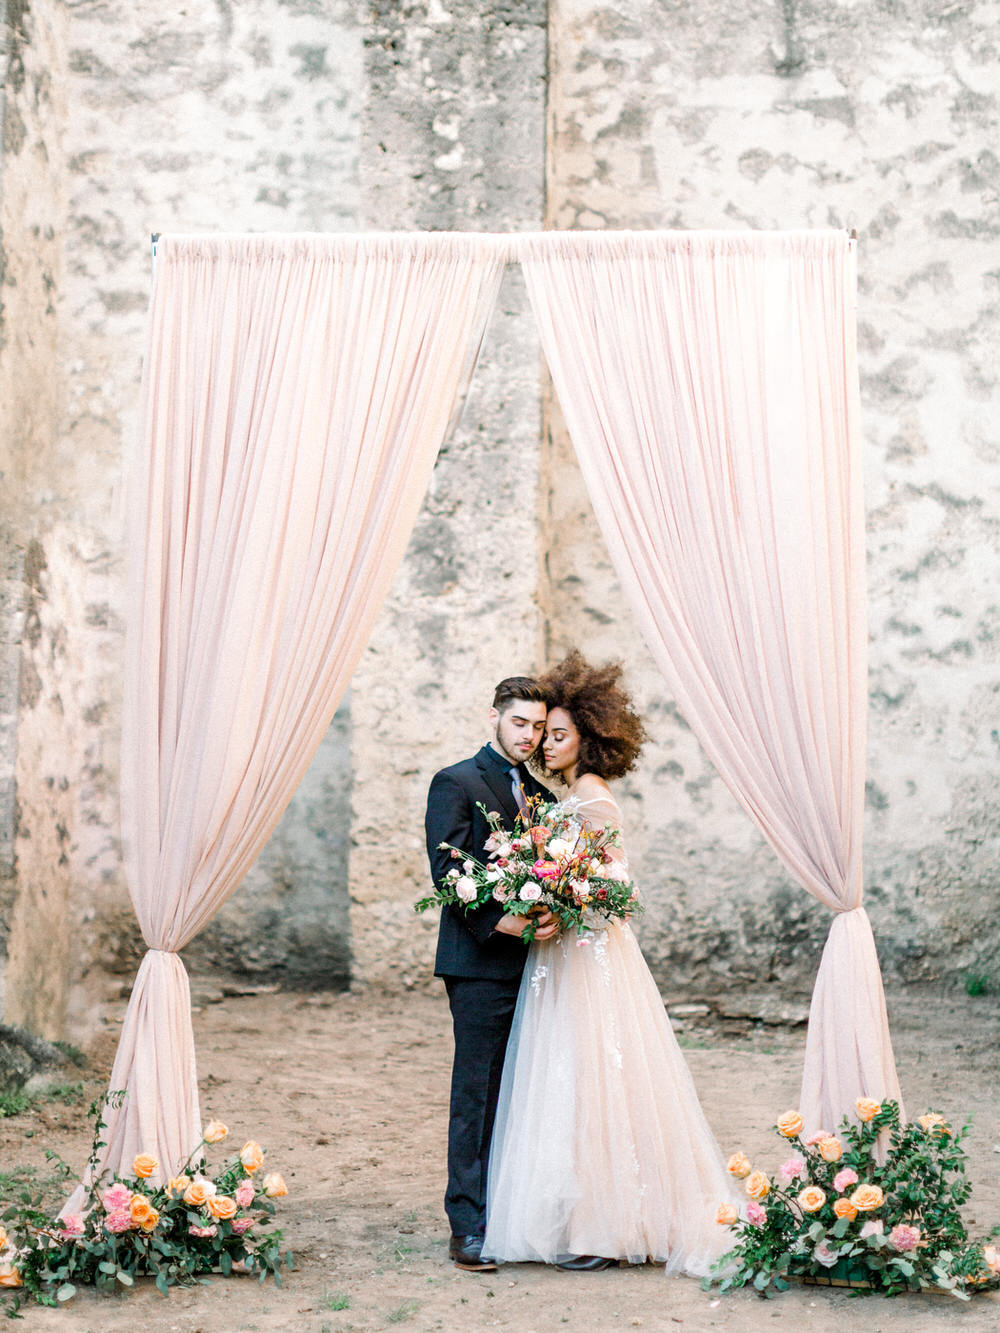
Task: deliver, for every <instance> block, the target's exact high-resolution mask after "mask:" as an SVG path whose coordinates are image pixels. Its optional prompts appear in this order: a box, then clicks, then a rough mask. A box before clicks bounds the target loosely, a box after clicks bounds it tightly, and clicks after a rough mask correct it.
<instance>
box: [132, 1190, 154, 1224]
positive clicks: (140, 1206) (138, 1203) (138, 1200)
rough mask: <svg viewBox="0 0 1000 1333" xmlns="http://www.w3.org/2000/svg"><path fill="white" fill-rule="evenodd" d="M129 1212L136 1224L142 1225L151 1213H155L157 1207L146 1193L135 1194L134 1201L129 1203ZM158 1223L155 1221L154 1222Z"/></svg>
mask: <svg viewBox="0 0 1000 1333" xmlns="http://www.w3.org/2000/svg"><path fill="white" fill-rule="evenodd" d="M128 1210H129V1214H130V1215H131V1218H132V1221H133V1222H134V1223H135V1224H136V1226H142V1224H143V1222H144V1221H145V1219H146V1218H147V1217H149V1215H150V1213H155V1212H156V1209H155V1208H154V1207H153V1205H152V1204H151V1203H150V1202H149V1200H148V1199H147V1198H146V1196H145V1194H133V1195H132V1202H131V1203H130V1204H129V1209H128ZM153 1225H154V1226H155V1225H156V1224H155V1223H154V1224H153Z"/></svg>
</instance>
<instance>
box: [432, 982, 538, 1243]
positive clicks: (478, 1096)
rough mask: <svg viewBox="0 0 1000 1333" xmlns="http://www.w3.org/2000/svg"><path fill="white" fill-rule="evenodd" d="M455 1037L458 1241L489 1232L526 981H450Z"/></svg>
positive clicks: (452, 1163)
mask: <svg viewBox="0 0 1000 1333" xmlns="http://www.w3.org/2000/svg"><path fill="white" fill-rule="evenodd" d="M444 984H445V987H446V988H447V991H448V1002H449V1004H450V1005H451V1017H452V1026H453V1028H454V1032H455V1063H454V1065H453V1066H452V1072H451V1115H450V1119H449V1122H448V1189H447V1192H446V1193H445V1196H444V1207H445V1212H446V1213H447V1214H448V1221H449V1222H450V1223H451V1231H452V1235H454V1236H481V1235H483V1233H484V1232H485V1230H486V1170H487V1165H488V1163H489V1154H490V1139H491V1138H492V1137H493V1121H494V1120H495V1118H496V1113H497V1098H498V1097H499V1095H500V1075H501V1074H502V1072H503V1059H504V1055H505V1053H506V1050H507V1038H508V1037H509V1036H510V1025H511V1020H512V1019H513V1017H514V1006H515V1004H516V1002H517V993H518V991H519V990H520V987H521V978H520V976H515V977H509V978H505V979H499V980H498V979H495V978H493V977H445V978H444Z"/></svg>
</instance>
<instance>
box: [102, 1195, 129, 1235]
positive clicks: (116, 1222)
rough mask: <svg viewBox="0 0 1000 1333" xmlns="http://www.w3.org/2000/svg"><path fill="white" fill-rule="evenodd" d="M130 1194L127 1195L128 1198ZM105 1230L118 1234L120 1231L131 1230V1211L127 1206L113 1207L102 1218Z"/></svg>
mask: <svg viewBox="0 0 1000 1333" xmlns="http://www.w3.org/2000/svg"><path fill="white" fill-rule="evenodd" d="M131 1197H132V1196H131V1195H129V1198H131ZM104 1227H105V1230H106V1231H110V1232H112V1233H113V1234H118V1233H119V1232H122V1231H131V1230H132V1213H131V1211H130V1210H129V1209H128V1208H113V1209H112V1210H111V1212H110V1213H108V1215H107V1217H106V1218H105V1219H104Z"/></svg>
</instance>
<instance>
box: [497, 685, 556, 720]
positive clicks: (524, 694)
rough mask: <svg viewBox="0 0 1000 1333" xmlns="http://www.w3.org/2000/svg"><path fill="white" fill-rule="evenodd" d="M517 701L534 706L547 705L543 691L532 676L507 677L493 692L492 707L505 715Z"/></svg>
mask: <svg viewBox="0 0 1000 1333" xmlns="http://www.w3.org/2000/svg"><path fill="white" fill-rule="evenodd" d="M519 699H520V700H521V701H522V702H525V701H530V702H531V703H536V704H544V703H548V699H547V698H546V696H545V691H544V690H543V689H542V687H541V685H539V683H538V681H537V680H535V678H534V676H508V677H507V679H506V680H502V681H501V682H500V684H499V685H498V686H497V687H496V689H495V690H494V691H493V707H494V708H495V709H496V710H497V712H498V713H506V711H507V709H508V708H509V707H510V706H511V704H512V703H515V702H516V701H517V700H519Z"/></svg>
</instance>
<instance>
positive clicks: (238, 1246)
mask: <svg viewBox="0 0 1000 1333" xmlns="http://www.w3.org/2000/svg"><path fill="white" fill-rule="evenodd" d="M123 1096H124V1093H120V1092H115V1093H110V1094H108V1096H107V1097H106V1098H105V1101H107V1102H109V1103H112V1104H114V1103H118V1104H120V1099H121V1098H122V1097H123ZM90 1109H91V1114H92V1115H93V1116H94V1117H95V1121H96V1128H95V1131H94V1143H93V1147H92V1149H91V1154H90V1159H89V1162H88V1177H87V1178H88V1179H90V1178H92V1177H93V1175H94V1173H96V1171H97V1165H98V1161H97V1155H98V1150H99V1149H100V1148H101V1147H102V1146H103V1145H102V1143H101V1139H100V1133H101V1130H102V1129H104V1127H105V1126H104V1121H103V1118H102V1111H103V1104H99V1103H95V1104H94V1105H93V1106H92V1107H91V1108H90ZM228 1133H229V1131H228V1129H227V1128H226V1126H225V1125H224V1124H222V1122H221V1121H218V1120H213V1121H212V1122H211V1123H210V1124H208V1125H207V1126H206V1127H205V1130H204V1133H203V1137H202V1141H201V1143H199V1145H198V1147H197V1148H196V1149H195V1151H194V1152H193V1153H192V1154H191V1156H190V1158H189V1159H188V1161H187V1162H186V1163H185V1165H184V1167H182V1169H181V1171H180V1173H179V1174H178V1175H176V1176H174V1177H173V1178H172V1179H170V1180H169V1181H167V1183H166V1184H164V1185H153V1184H151V1182H150V1177H151V1176H153V1175H154V1174H155V1172H156V1171H157V1168H158V1163H157V1161H156V1159H155V1158H153V1157H150V1156H148V1155H147V1154H145V1153H140V1154H139V1155H138V1156H137V1157H136V1158H135V1159H134V1161H133V1162H132V1168H131V1171H130V1172H129V1173H128V1174H127V1175H124V1176H117V1175H116V1176H114V1177H113V1178H112V1179H110V1180H109V1179H108V1178H107V1177H101V1178H98V1179H92V1183H91V1184H89V1185H88V1186H87V1197H86V1201H85V1205H84V1211H83V1212H82V1213H80V1214H79V1215H73V1216H64V1217H59V1218H53V1217H52V1216H51V1215H50V1214H49V1213H48V1212H46V1211H45V1210H44V1209H43V1208H42V1207H41V1199H40V1196H38V1195H33V1194H32V1192H31V1191H30V1190H26V1191H25V1192H24V1194H23V1195H22V1197H21V1202H20V1204H15V1205H12V1206H10V1207H8V1208H6V1209H4V1210H3V1211H2V1212H0V1288H9V1289H12V1290H15V1292H16V1294H15V1301H14V1304H13V1305H12V1306H11V1307H10V1308H9V1309H8V1311H7V1313H8V1315H10V1316H12V1317H14V1316H16V1315H17V1311H18V1308H19V1307H20V1305H22V1304H23V1303H24V1302H25V1301H26V1300H28V1299H30V1298H34V1299H35V1300H36V1301H38V1302H39V1303H40V1304H42V1305H57V1304H61V1303H62V1302H64V1301H68V1300H70V1299H71V1298H72V1297H73V1296H74V1295H75V1294H76V1290H77V1287H78V1286H80V1285H81V1284H86V1285H91V1286H95V1287H97V1288H98V1289H99V1290H103V1291H109V1292H110V1291H123V1290H126V1289H127V1288H129V1287H131V1286H133V1285H134V1282H135V1279H136V1278H138V1277H152V1278H154V1279H155V1282H156V1286H157V1287H158V1288H159V1289H160V1291H162V1292H163V1294H164V1295H166V1294H167V1291H168V1288H169V1287H171V1286H174V1285H176V1284H178V1283H180V1284H185V1285H186V1284H190V1283H194V1282H196V1281H198V1280H202V1281H204V1278H202V1277H201V1275H202V1274H205V1273H212V1272H220V1273H222V1274H223V1276H225V1277H228V1276H229V1274H230V1273H232V1272H245V1273H252V1274H254V1275H255V1276H257V1277H258V1278H259V1279H260V1281H261V1282H263V1281H264V1278H265V1277H266V1276H267V1274H268V1273H271V1274H273V1276H274V1280H275V1282H277V1283H278V1284H279V1286H280V1284H281V1277H280V1271H279V1270H280V1269H281V1266H282V1264H291V1262H292V1256H291V1254H290V1253H288V1252H284V1253H283V1252H282V1250H281V1241H282V1236H281V1232H280V1231H268V1230H267V1228H268V1227H269V1226H270V1225H271V1222H272V1220H273V1217H274V1203H273V1202H272V1201H273V1200H274V1199H277V1198H280V1197H281V1196H283V1195H285V1194H287V1193H288V1189H287V1187H286V1185H285V1182H284V1180H283V1179H282V1177H281V1176H280V1175H279V1174H278V1172H276V1171H272V1172H268V1173H266V1174H264V1173H262V1172H261V1168H262V1166H263V1164H264V1153H263V1151H262V1150H261V1147H260V1145H259V1144H258V1143H255V1142H254V1141H253V1140H251V1141H250V1142H249V1143H246V1144H244V1145H243V1147H242V1148H241V1149H240V1151H239V1152H238V1153H236V1154H234V1155H233V1156H232V1157H230V1158H229V1160H228V1161H227V1162H225V1163H224V1165H223V1166H222V1167H221V1168H220V1169H219V1170H217V1171H215V1172H214V1173H210V1172H209V1171H208V1168H207V1166H206V1164H205V1162H204V1160H203V1158H202V1152H201V1149H202V1148H203V1146H204V1145H205V1144H208V1143H212V1144H214V1143H219V1142H221V1141H222V1139H224V1138H225V1137H226V1135H227V1134H228ZM46 1156H47V1157H48V1158H49V1159H50V1160H53V1161H55V1162H56V1167H57V1171H58V1173H59V1175H60V1176H62V1177H63V1178H64V1179H66V1178H68V1177H69V1176H71V1175H72V1174H73V1172H72V1168H71V1167H70V1166H69V1165H68V1164H67V1163H65V1162H63V1161H62V1160H61V1159H60V1158H59V1157H57V1155H56V1154H55V1153H52V1152H48V1153H46ZM258 1173H261V1174H260V1178H258Z"/></svg>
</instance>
